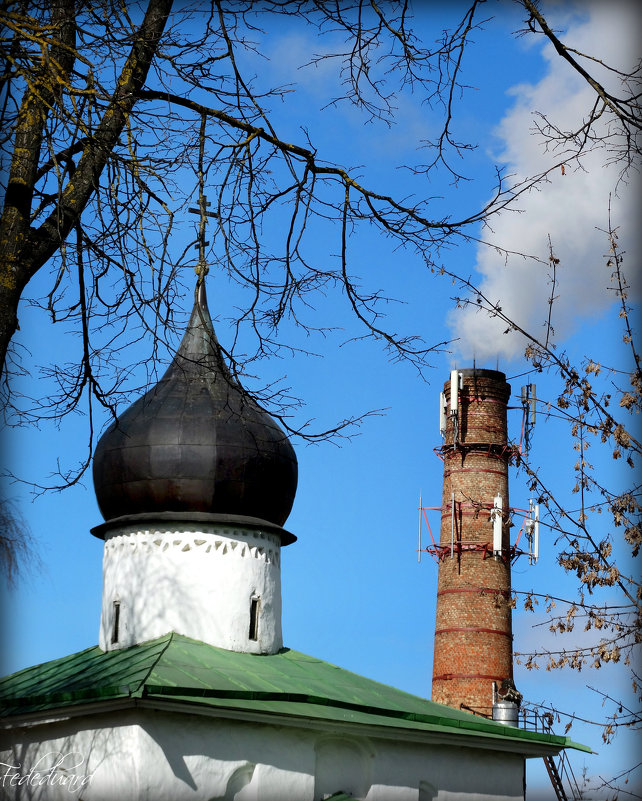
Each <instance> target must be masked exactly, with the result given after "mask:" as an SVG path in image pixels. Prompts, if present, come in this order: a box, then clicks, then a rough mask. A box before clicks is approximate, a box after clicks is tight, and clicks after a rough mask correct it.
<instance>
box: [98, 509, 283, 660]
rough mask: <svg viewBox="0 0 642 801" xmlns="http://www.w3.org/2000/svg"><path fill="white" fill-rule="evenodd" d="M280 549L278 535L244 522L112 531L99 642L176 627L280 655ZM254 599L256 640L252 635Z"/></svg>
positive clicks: (121, 644)
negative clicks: (253, 603) (115, 635)
mask: <svg viewBox="0 0 642 801" xmlns="http://www.w3.org/2000/svg"><path fill="white" fill-rule="evenodd" d="M280 551H281V544H280V540H279V537H278V536H277V535H276V534H273V533H271V532H267V531H260V530H258V529H249V528H248V529H245V528H242V527H240V526H222V525H216V524H207V523H198V524H195V525H193V526H190V525H187V524H184V523H182V524H173V523H170V524H167V525H165V524H163V525H158V526H156V527H153V526H152V525H150V527H149V528H147V529H144V530H142V529H140V528H136V527H134V526H132V525H129V526H122V527H115V528H113V529H112V530H111V531H109V532H108V533H107V534H106V535H105V550H104V555H103V602H102V615H101V622H100V636H99V645H100V647H101V648H102V649H103V650H105V651H111V650H115V649H118V648H128V647H129V646H131V645H135V644H136V643H141V642H146V641H147V640H153V639H155V638H156V637H161V636H163V635H164V634H167V633H169V632H171V631H174V632H177V633H178V634H184V635H185V636H187V637H192V638H193V639H196V640H201V641H202V642H205V643H208V644H210V645H215V646H218V647H219V648H226V649H228V650H231V651H244V652H248V653H262V654H271V653H276V652H277V651H278V650H279V649H280V648H282V646H283V637H282V630H281V556H280ZM253 597H256V598H258V601H259V626H258V636H257V639H256V640H251V639H250V638H249V634H250V604H251V600H252V598H253ZM114 602H117V603H118V605H119V613H118V617H119V621H118V639H117V641H116V642H112V639H113V633H114V615H115V606H114Z"/></svg>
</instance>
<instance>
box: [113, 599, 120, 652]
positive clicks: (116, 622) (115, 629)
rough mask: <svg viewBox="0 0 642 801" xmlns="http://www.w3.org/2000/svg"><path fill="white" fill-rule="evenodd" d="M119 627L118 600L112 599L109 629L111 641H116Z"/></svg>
mask: <svg viewBox="0 0 642 801" xmlns="http://www.w3.org/2000/svg"><path fill="white" fill-rule="evenodd" d="M119 628H120V601H114V621H113V625H112V630H111V641H112V643H117V642H118V633H119V632H118V629H119Z"/></svg>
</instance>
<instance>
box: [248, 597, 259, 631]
mask: <svg viewBox="0 0 642 801" xmlns="http://www.w3.org/2000/svg"><path fill="white" fill-rule="evenodd" d="M259 606H260V601H259V599H258V598H252V599H251V600H250V639H251V640H258V638H259Z"/></svg>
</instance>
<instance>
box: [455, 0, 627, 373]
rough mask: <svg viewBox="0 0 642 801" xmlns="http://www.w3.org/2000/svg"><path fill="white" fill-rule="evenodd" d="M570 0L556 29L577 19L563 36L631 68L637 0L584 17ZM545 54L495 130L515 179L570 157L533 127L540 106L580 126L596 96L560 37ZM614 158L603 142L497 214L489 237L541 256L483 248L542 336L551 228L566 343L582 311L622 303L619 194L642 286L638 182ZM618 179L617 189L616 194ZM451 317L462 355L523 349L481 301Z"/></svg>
mask: <svg viewBox="0 0 642 801" xmlns="http://www.w3.org/2000/svg"><path fill="white" fill-rule="evenodd" d="M563 6H564V7H563V8H560V9H557V10H556V8H555V7H554V6H549V9H548V10H549V14H550V21H551V22H553V24H554V26H555V27H556V28H559V26H560V25H561V22H566V23H567V24H568V28H567V30H565V31H564V33H563V34H562V36H561V38H562V39H563V41H565V42H568V43H571V44H572V45H573V46H574V47H576V48H577V49H578V50H581V51H583V52H587V53H590V54H591V55H594V56H596V57H598V58H601V59H603V60H604V61H605V63H609V64H614V65H616V66H620V67H623V68H626V69H631V68H632V65H633V64H634V62H635V58H634V55H635V49H636V45H637V37H636V25H635V20H634V17H635V12H634V10H633V9H632V6H631V5H630V4H628V3H626V4H617V3H610V4H608V6H606V5H605V4H598V3H591V4H585V5H583V6H582V11H583V14H582V18H581V19H578V17H577V15H575V16H573V15H572V14H571V13H570V11H569V6H568V4H563ZM544 11H545V13H546V11H547V9H546V8H545V9H544ZM562 16H563V17H564V19H562ZM543 57H544V59H545V61H546V63H547V73H546V75H545V76H544V77H543V78H542V79H541V80H540V81H539V82H538V83H536V84H520V85H518V86H515V87H513V89H512V90H511V94H512V95H513V96H514V98H515V99H514V103H513V105H512V107H511V108H510V110H509V111H508V113H507V114H506V115H505V116H504V118H503V119H502V120H501V122H500V123H499V125H498V127H497V131H496V133H497V136H498V140H499V148H498V149H497V152H496V153H495V155H494V158H495V159H496V160H498V161H499V162H501V163H503V164H504V165H505V167H506V172H507V173H508V174H511V175H514V176H515V180H519V179H522V178H525V177H527V176H529V175H533V174H536V173H538V172H541V171H543V170H545V169H546V168H548V167H550V166H552V165H553V164H555V163H556V162H558V161H561V160H563V154H562V153H561V152H557V153H556V152H554V151H552V150H551V149H550V148H547V147H546V143H545V141H544V138H543V136H542V135H541V134H538V133H534V125H535V122H536V121H537V119H538V118H537V117H536V116H535V114H534V112H535V111H540V112H542V113H544V114H546V116H547V118H548V119H549V120H551V121H552V122H554V123H555V124H556V125H557V126H558V127H559V128H560V129H562V130H573V129H577V128H579V127H580V125H581V122H582V119H583V118H584V117H585V116H586V114H587V112H588V111H589V110H590V108H591V106H592V104H593V102H594V93H593V91H592V89H591V88H590V87H589V86H588V85H587V84H586V82H585V81H584V80H583V79H582V78H581V76H579V75H578V74H577V73H576V72H575V71H574V70H573V69H572V68H571V67H570V66H569V65H568V64H567V63H566V62H565V61H564V60H563V59H561V58H560V57H559V56H558V55H557V54H556V53H555V51H554V50H553V47H552V45H547V46H546V47H545V48H544V50H543ZM595 69H596V70H597V69H600V75H599V78H600V80H603V81H605V82H606V81H611V82H612V80H613V78H612V76H609V75H608V74H607V73H606V72H605V71H604V70H602V69H601V68H599V67H595ZM612 88H617V86H615V85H614V86H613V87H612ZM606 161H608V154H607V153H606V152H605V151H604V149H599V150H595V151H593V152H589V153H587V154H586V155H585V156H584V157H583V158H582V162H581V165H582V168H581V169H580V168H578V167H577V166H571V165H568V166H566V168H565V174H564V175H563V174H562V171H561V169H560V170H559V171H556V172H555V173H554V174H552V175H551V177H550V181H548V182H546V183H544V184H542V185H540V186H539V187H538V188H537V190H535V191H532V192H531V193H530V194H528V195H527V196H525V197H524V198H523V201H522V202H521V204H520V208H521V209H523V213H521V214H516V213H504V214H503V215H502V216H501V217H500V218H498V219H496V220H495V221H494V222H493V232H492V234H491V235H490V236H488V237H487V239H488V240H489V241H491V242H493V243H496V244H497V245H499V246H501V247H503V248H506V249H507V250H510V251H515V252H517V253H523V254H529V255H533V256H536V257H538V258H539V259H540V260H541V262H540V263H538V262H535V261H532V260H527V259H523V258H520V257H518V256H511V257H509V258H508V260H507V261H506V260H505V259H504V258H503V257H502V256H501V255H499V254H498V253H497V252H496V251H494V250H492V249H489V248H487V247H484V246H480V247H479V248H478V252H477V265H476V269H477V272H478V274H479V275H480V276H481V278H480V279H478V282H479V286H480V289H481V290H482V291H483V292H484V294H485V295H486V296H487V297H489V298H490V299H491V300H492V301H493V302H497V303H499V304H500V305H501V307H502V309H503V310H504V311H505V312H507V313H508V314H509V315H510V317H511V318H513V319H515V320H516V321H517V322H518V323H519V324H520V325H522V327H524V328H525V329H526V330H528V331H530V332H532V333H533V334H539V333H541V332H542V331H543V323H544V321H545V319H546V317H547V314H548V298H549V297H550V291H551V287H550V281H549V274H550V269H549V266H548V263H547V257H548V237H549V235H550V238H551V241H552V245H553V250H554V253H555V255H556V256H557V258H558V259H560V265H559V269H558V271H557V276H556V278H557V281H558V284H557V288H556V292H555V294H556V296H558V298H557V300H556V302H555V305H554V309H553V320H552V322H553V326H554V329H555V334H556V339H557V341H560V340H563V339H564V337H566V336H568V335H569V334H570V333H572V331H573V328H574V326H575V325H576V324H577V322H578V321H579V320H580V319H581V318H585V317H586V316H588V315H593V314H597V313H599V312H600V311H602V310H603V309H605V308H606V307H607V306H608V304H609V303H611V302H612V301H613V297H614V293H612V292H608V291H607V290H606V286H607V285H608V283H609V279H610V272H611V271H610V270H609V268H608V267H607V266H606V264H605V262H606V259H605V258H604V254H605V253H606V251H607V247H608V243H607V240H606V236H605V235H604V234H603V233H601V232H600V231H599V230H598V229H605V228H606V227H607V225H608V208H609V196H610V195H612V197H611V218H612V221H613V224H614V225H615V226H617V227H618V228H619V232H620V244H621V246H622V247H623V248H624V250H626V252H627V255H626V259H625V264H624V266H625V270H626V269H627V268H628V278H629V280H630V283H634V282H636V283H638V284H639V279H638V278H637V273H638V272H639V270H638V269H637V261H636V259H637V257H638V255H639V254H638V252H637V250H636V248H637V241H636V238H637V236H638V233H637V229H638V227H639V214H638V212H639V209H638V207H637V202H636V201H637V194H638V190H639V186H637V187H636V186H635V185H632V184H628V185H623V184H619V185H618V175H619V167H618V165H617V164H614V165H610V166H606V165H605V162H606ZM634 183H635V180H634ZM638 183H639V182H638ZM616 185H618V191H617V196H615V195H613V192H614V189H615V187H616ZM542 262H543V263H542ZM636 279H637V280H636ZM449 324H450V326H451V328H452V329H453V333H454V336H458V337H460V343H459V344H460V352H461V353H460V355H461V356H462V357H464V358H466V359H469V358H472V357H475V358H476V359H477V360H478V361H483V360H485V359H488V360H490V359H493V360H494V359H495V358H496V357H498V358H500V359H511V358H516V357H519V356H521V355H522V354H523V349H524V342H523V340H522V339H521V338H519V337H518V336H517V335H515V334H507V335H505V334H504V333H503V332H504V330H505V329H506V324H502V323H501V322H500V321H498V320H496V319H495V320H492V319H489V318H488V317H487V316H486V315H485V314H483V313H481V312H478V311H477V310H476V309H473V308H470V307H469V308H468V309H465V310H463V311H462V310H456V311H454V312H453V313H452V314H451V315H450V318H449Z"/></svg>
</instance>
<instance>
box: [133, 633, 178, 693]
mask: <svg viewBox="0 0 642 801" xmlns="http://www.w3.org/2000/svg"><path fill="white" fill-rule="evenodd" d="M174 634H175V632H173V631H170V632H169V636H168V635H165V636H166V637H167V642H166V643H165V646H164V647H163V648H162V649H161V650H160V651H159V652H158V654H157V655H156V657H155V658H154V659H152V660H151V663H150V665H149V669H148V670H147V672H146V673H145V675H144V676H143V677H142V678H141V679H140V681H139V682H138V686H137V687H136V689H135V690H131V691H130V693H129V695H130V696H131V697H132V698H134V697H138V698H140V697H142V696H143V694H144V691H145V686H146V684H147V680H148V679H149V677H150V676H151V674H152V672H153V670H154V668H155V667H156V666H157V665H158V663H159V662H160V660H161V659H162V658H163V656H165V652H166V651H167V649H168V648H169V646H170V645H171V644H172V641H173V639H174ZM157 639H162V637H158V638H157ZM150 642H154V640H150ZM140 644H141V645H144V644H145V643H140Z"/></svg>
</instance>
